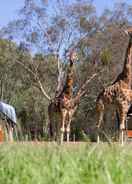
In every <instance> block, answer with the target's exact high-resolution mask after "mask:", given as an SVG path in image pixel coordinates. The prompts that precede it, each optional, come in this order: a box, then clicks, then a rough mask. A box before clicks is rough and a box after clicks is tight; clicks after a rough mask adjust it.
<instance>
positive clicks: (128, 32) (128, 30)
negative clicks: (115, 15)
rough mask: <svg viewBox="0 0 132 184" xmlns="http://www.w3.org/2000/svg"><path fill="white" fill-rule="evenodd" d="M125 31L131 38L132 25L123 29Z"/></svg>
mask: <svg viewBox="0 0 132 184" xmlns="http://www.w3.org/2000/svg"><path fill="white" fill-rule="evenodd" d="M125 33H126V34H127V35H129V36H130V37H131V38H132V27H130V28H128V29H126V30H125Z"/></svg>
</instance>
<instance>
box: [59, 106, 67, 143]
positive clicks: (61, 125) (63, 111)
mask: <svg viewBox="0 0 132 184" xmlns="http://www.w3.org/2000/svg"><path fill="white" fill-rule="evenodd" d="M66 115H67V111H66V110H65V109H64V110H62V114H61V124H60V130H58V131H59V132H60V133H59V142H60V144H63V141H64V132H65V121H66Z"/></svg>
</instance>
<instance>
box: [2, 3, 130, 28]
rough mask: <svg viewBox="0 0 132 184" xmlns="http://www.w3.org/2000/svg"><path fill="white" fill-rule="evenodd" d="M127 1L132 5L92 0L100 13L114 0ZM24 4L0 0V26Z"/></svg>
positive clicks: (15, 15) (6, 22) (109, 6)
mask: <svg viewBox="0 0 132 184" xmlns="http://www.w3.org/2000/svg"><path fill="white" fill-rule="evenodd" d="M119 1H122V2H124V1H125V2H128V3H129V4H131V5H132V0H93V3H94V5H95V6H96V9H97V14H98V15H100V14H101V12H102V11H103V10H104V9H105V8H112V7H113V4H114V3H115V2H119ZM23 5H24V0H1V1H0V28H1V27H2V26H5V25H7V24H8V22H10V21H12V20H13V19H14V18H16V17H17V15H18V10H19V9H20V8H21V7H22V6H23Z"/></svg>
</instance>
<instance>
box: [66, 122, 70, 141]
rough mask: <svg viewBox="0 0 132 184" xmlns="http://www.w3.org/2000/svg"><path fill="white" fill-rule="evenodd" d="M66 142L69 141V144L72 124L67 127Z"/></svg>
mask: <svg viewBox="0 0 132 184" xmlns="http://www.w3.org/2000/svg"><path fill="white" fill-rule="evenodd" d="M66 140H67V142H69V140H70V123H68V125H67V127H66Z"/></svg>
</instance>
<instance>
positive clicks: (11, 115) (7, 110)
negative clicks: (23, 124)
mask: <svg viewBox="0 0 132 184" xmlns="http://www.w3.org/2000/svg"><path fill="white" fill-rule="evenodd" d="M0 112H1V113H2V114H4V115H5V116H6V118H7V119H9V120H11V121H12V122H13V123H15V124H16V122H17V121H16V112H15V109H14V107H13V106H11V105H9V104H6V103H4V102H1V101H0Z"/></svg>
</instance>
